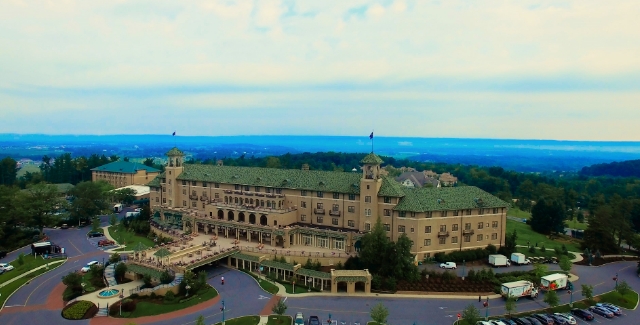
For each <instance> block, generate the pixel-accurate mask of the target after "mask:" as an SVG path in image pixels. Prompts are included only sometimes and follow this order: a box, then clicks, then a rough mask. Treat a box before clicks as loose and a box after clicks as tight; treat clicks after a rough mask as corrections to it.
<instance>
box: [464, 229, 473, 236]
mask: <svg viewBox="0 0 640 325" xmlns="http://www.w3.org/2000/svg"><path fill="white" fill-rule="evenodd" d="M462 234H463V235H473V234H474V231H473V229H465V230H463V231H462Z"/></svg>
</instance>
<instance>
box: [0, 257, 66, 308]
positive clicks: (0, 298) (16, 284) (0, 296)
mask: <svg viewBox="0 0 640 325" xmlns="http://www.w3.org/2000/svg"><path fill="white" fill-rule="evenodd" d="M62 264H63V263H56V264H53V265H51V266H50V267H49V270H53V269H55V268H57V267H59V266H60V265H62ZM49 270H47V269H46V268H43V269H40V270H37V271H35V272H33V273H29V274H27V275H26V276H24V277H23V278H20V279H17V280H15V281H13V282H11V283H9V284H7V285H6V286H4V287H2V288H0V306H2V305H3V304H4V302H5V300H7V299H9V296H10V295H11V294H12V293H13V292H14V291H16V290H18V288H20V287H21V286H22V285H23V284H25V283H27V282H28V281H31V280H32V279H33V278H35V277H37V276H39V275H42V274H44V273H45V272H47V271H49ZM14 271H15V270H14ZM11 272H13V271H11Z"/></svg>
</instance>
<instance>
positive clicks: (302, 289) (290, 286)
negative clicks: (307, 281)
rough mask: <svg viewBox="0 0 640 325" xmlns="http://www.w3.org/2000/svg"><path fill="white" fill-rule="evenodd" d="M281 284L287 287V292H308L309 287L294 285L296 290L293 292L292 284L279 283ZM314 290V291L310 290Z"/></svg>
mask: <svg viewBox="0 0 640 325" xmlns="http://www.w3.org/2000/svg"><path fill="white" fill-rule="evenodd" d="M303 282H304V281H303ZM281 284H282V286H284V288H285V289H287V293H308V292H309V289H307V288H306V287H301V286H298V285H297V286H295V287H296V288H295V289H296V292H293V286H292V285H291V284H289V283H281ZM312 292H314V291H312Z"/></svg>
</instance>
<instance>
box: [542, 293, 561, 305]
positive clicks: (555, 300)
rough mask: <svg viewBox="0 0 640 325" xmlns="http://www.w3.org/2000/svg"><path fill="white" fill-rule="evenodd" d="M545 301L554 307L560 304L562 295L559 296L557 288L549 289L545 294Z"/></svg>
mask: <svg viewBox="0 0 640 325" xmlns="http://www.w3.org/2000/svg"><path fill="white" fill-rule="evenodd" d="M544 302H545V303H547V305H549V307H551V308H554V307H557V306H558V305H559V304H560V297H558V293H557V292H556V291H555V290H549V291H547V292H546V293H545V294H544Z"/></svg>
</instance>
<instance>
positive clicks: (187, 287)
mask: <svg viewBox="0 0 640 325" xmlns="http://www.w3.org/2000/svg"><path fill="white" fill-rule="evenodd" d="M184 288H185V289H187V294H186V295H185V297H189V289H191V286H190V285H188V284H187V286H185V287H184Z"/></svg>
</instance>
